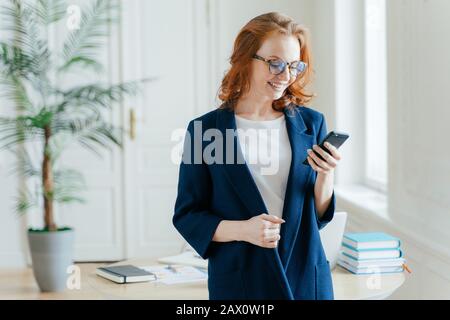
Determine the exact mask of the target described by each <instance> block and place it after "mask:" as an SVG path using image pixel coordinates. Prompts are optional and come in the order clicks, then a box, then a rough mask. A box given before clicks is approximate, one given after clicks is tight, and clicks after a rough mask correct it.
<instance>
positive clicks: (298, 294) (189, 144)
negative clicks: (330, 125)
mask: <svg viewBox="0 0 450 320" xmlns="http://www.w3.org/2000/svg"><path fill="white" fill-rule="evenodd" d="M284 113H285V116H286V127H287V132H288V136H289V141H290V144H291V148H292V160H291V167H290V171H289V176H288V182H287V188H286V194H285V200H284V207H283V219H284V220H285V221H286V222H285V223H283V224H282V225H281V229H280V235H281V239H280V241H279V243H278V247H277V248H273V249H268V248H262V247H259V246H256V245H253V244H251V243H248V242H245V241H232V242H215V241H212V238H213V235H214V233H215V230H216V228H217V226H218V224H219V223H220V221H221V220H246V219H249V218H251V217H253V216H257V215H260V214H262V213H267V209H266V206H265V204H264V201H263V199H262V197H261V194H260V193H259V191H258V188H257V186H256V184H255V182H254V180H253V177H252V175H251V173H250V171H249V168H248V166H247V164H246V163H245V162H244V163H242V162H241V164H239V163H234V164H226V162H225V161H224V164H220V163H210V164H207V163H205V162H204V161H199V162H200V163H198V162H194V161H183V162H182V163H181V165H180V171H179V182H178V196H177V199H176V202H175V213H174V216H173V219H172V221H173V224H174V226H175V228H176V229H177V230H178V231H179V232H180V234H181V235H182V236H183V238H184V239H185V240H186V241H187V242H188V243H189V244H190V245H191V246H192V247H193V248H194V249H195V250H196V251H197V253H198V254H199V255H200V256H202V257H203V258H204V259H208V262H209V264H208V289H209V298H210V299H212V300H218V299H275V300H281V299H282V300H284V299H288V300H294V299H295V300H300V299H301V300H303V299H307V300H316V299H317V300H319V299H320V300H323V299H333V284H332V278H331V271H330V267H329V263H328V261H327V260H326V256H325V253H324V250H323V247H322V243H321V240H320V235H319V230H320V229H321V228H323V227H324V226H325V225H326V224H327V223H328V222H329V221H331V220H332V219H333V215H334V211H335V201H336V200H335V195H334V192H333V195H332V201H331V203H330V205H329V207H328V208H327V210H326V212H325V214H324V215H323V216H322V218H321V219H318V217H317V213H316V208H315V204H314V183H315V181H316V177H317V173H316V172H315V171H314V170H313V169H312V168H311V167H310V166H307V165H304V164H303V163H302V162H303V160H304V159H305V158H306V157H307V149H312V146H313V145H314V144H319V142H320V141H322V139H323V138H324V137H325V135H326V134H327V127H326V122H325V118H324V116H323V114H322V113H320V112H318V111H315V110H313V109H310V108H307V107H304V106H294V107H293V108H292V109H290V110H288V109H285V111H284ZM194 121H201V129H202V133H203V132H205V131H206V130H207V129H218V130H220V132H221V133H222V135H223V138H218V139H224V141H222V142H223V152H224V157H225V156H226V148H225V145H226V143H225V142H226V139H234V155H237V152H239V154H240V155H242V151H241V150H240V146H239V143H238V140H237V139H238V138H237V135H236V134H235V135H232V136H227V135H226V131H225V130H226V129H234V130H236V122H235V117H234V111H231V110H229V109H216V110H213V111H211V112H209V113H207V114H205V115H203V116H201V117H199V118H196V119H194V120H192V121H191V122H190V123H189V126H188V129H187V130H188V132H189V134H190V136H191V137H192V139H185V143H184V150H183V155H188V157H186V158H185V159H187V158H189V157H190V159H191V160H193V158H194V153H195V149H196V148H199V150H202V151H203V150H204V149H205V147H206V146H207V145H208V144H210V143H211V141H202V140H208V139H202V138H201V137H199V136H197V137H195V138H194V127H195V125H194ZM198 124H199V122H197V125H198ZM211 140H212V139H211ZM197 151H198V150H197ZM197 160H198V159H197ZM189 162H190V163H189ZM208 162H210V161H208Z"/></svg>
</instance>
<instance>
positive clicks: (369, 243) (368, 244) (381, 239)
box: [342, 232, 400, 250]
mask: <svg viewBox="0 0 450 320" xmlns="http://www.w3.org/2000/svg"><path fill="white" fill-rule="evenodd" d="M342 244H343V245H346V246H347V247H350V248H353V249H354V250H369V249H398V248H399V247H400V239H399V238H396V237H393V236H391V235H389V234H386V233H384V232H361V233H346V234H344V237H343V239H342Z"/></svg>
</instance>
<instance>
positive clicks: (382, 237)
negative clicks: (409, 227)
mask: <svg viewBox="0 0 450 320" xmlns="http://www.w3.org/2000/svg"><path fill="white" fill-rule="evenodd" d="M338 264H339V265H340V266H342V267H343V268H345V269H347V270H348V271H350V272H352V273H354V274H374V273H396V272H403V268H404V267H405V259H404V258H402V250H401V249H400V239H398V238H396V237H393V236H391V235H388V234H386V233H383V232H369V233H346V234H344V237H343V240H342V251H341V253H340V256H339V259H338Z"/></svg>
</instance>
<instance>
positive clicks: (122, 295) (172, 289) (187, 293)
mask: <svg viewBox="0 0 450 320" xmlns="http://www.w3.org/2000/svg"><path fill="white" fill-rule="evenodd" d="M123 264H133V265H136V266H150V265H157V264H158V263H157V262H156V260H154V259H132V260H127V261H121V262H118V263H115V264H114V265H123ZM332 277H333V288H334V296H335V299H336V300H361V299H384V298H386V297H388V296H390V295H391V294H392V293H393V292H394V291H395V290H397V289H398V288H399V287H400V286H401V285H402V284H403V282H404V281H405V275H404V273H394V274H382V275H354V274H352V273H350V272H348V271H346V270H345V269H343V268H341V267H340V266H336V268H335V269H334V270H333V271H332ZM88 284H89V285H90V286H91V288H92V289H94V290H95V291H97V292H98V293H99V294H101V295H102V296H103V297H104V298H105V299H149V300H152V299H159V300H166V299H168V300H184V299H190V300H197V299H198V300H207V299H208V289H207V282H206V281H199V282H195V283H186V284H175V285H165V284H162V283H154V282H144V283H130V284H116V283H114V282H112V281H109V280H106V279H103V278H101V277H99V276H97V275H96V274H95V273H92V272H91V273H90V274H89V275H88Z"/></svg>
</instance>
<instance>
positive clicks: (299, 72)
mask: <svg viewBox="0 0 450 320" xmlns="http://www.w3.org/2000/svg"><path fill="white" fill-rule="evenodd" d="M253 59H256V60H260V61H263V62H265V63H267V65H268V66H269V72H270V73H271V74H273V75H276V76H278V75H280V74H282V73H283V72H284V71H285V70H286V67H289V73H290V75H291V76H293V75H292V71H291V65H292V64H293V63H297V62H298V63H303V64H304V65H305V69H304V70H303V71H298V69H297V71H298V73H297V75H296V76H295V77H298V75H299V74H301V73H303V72H305V71H306V68H307V67H308V64H307V63H306V62H304V61H301V60H296V61H292V62H286V61H284V60H283V59H280V58H276V59H265V58H263V57H261V56H260V55H257V54H256V53H255V54H254V55H253ZM273 60H280V61H281V62H282V63H284V67H283V70H282V71H281V72H280V73H273V72H272V71H271V70H270V62H271V61H273Z"/></svg>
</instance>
